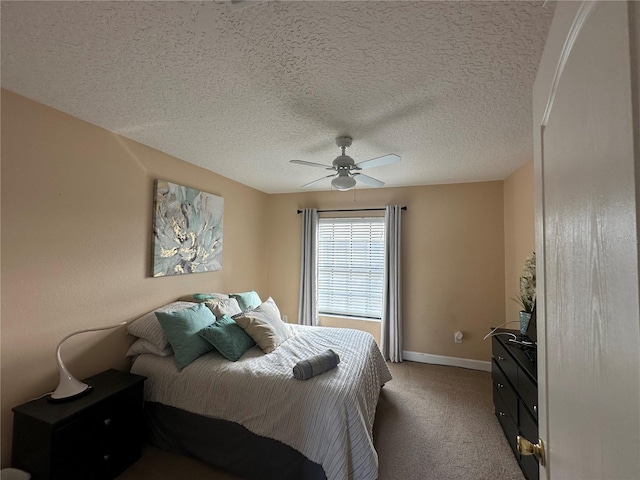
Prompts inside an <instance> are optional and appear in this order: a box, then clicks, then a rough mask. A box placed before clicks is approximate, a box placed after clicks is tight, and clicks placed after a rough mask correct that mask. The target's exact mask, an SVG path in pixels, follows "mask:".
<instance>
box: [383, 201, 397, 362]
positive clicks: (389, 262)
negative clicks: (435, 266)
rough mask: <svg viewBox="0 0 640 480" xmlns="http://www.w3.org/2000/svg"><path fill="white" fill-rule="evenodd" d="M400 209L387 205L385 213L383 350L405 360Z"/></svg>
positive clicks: (391, 355)
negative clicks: (403, 350)
mask: <svg viewBox="0 0 640 480" xmlns="http://www.w3.org/2000/svg"><path fill="white" fill-rule="evenodd" d="M401 212H402V207H401V206H399V205H388V206H387V207H386V209H385V213H384V226H385V247H384V250H385V252H384V297H383V299H382V332H381V342H380V343H381V345H380V350H381V351H382V355H383V356H384V358H385V359H388V360H391V361H392V362H401V361H402V289H401V284H400V279H401V269H400V263H401V257H400V240H401V235H400V225H401V222H400V219H401Z"/></svg>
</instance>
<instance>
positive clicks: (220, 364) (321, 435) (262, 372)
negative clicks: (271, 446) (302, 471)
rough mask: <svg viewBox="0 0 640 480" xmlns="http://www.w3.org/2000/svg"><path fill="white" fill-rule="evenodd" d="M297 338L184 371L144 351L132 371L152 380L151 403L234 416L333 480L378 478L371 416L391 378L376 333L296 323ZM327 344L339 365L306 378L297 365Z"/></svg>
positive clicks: (202, 361) (207, 358)
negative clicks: (266, 350)
mask: <svg viewBox="0 0 640 480" xmlns="http://www.w3.org/2000/svg"><path fill="white" fill-rule="evenodd" d="M291 327H292V329H293V332H294V333H295V335H294V336H293V337H292V338H290V339H289V340H287V341H286V342H284V343H283V344H282V345H280V346H279V347H278V348H277V349H276V350H275V351H274V352H272V353H270V354H268V355H265V354H264V353H262V351H260V350H259V349H258V348H257V347H254V348H252V349H250V350H249V351H248V352H246V353H245V354H244V355H243V356H242V358H240V360H238V361H237V362H230V361H228V360H226V359H225V358H224V357H222V356H221V355H220V354H219V353H217V352H215V353H209V354H206V355H204V356H202V357H200V358H199V359H197V360H196V361H195V362H193V363H192V364H191V365H189V366H188V367H186V368H185V369H184V370H183V371H182V372H178V370H177V369H176V367H175V363H174V360H173V357H159V356H155V355H148V354H147V355H140V356H139V357H138V358H137V359H136V360H135V362H134V364H133V367H132V369H131V371H132V372H133V373H137V374H140V375H145V376H146V377H148V379H147V381H146V382H145V389H144V390H145V400H146V401H150V402H158V403H162V404H164V405H169V406H172V407H177V408H181V409H183V410H186V411H189V412H192V413H196V414H200V415H207V416H210V417H214V418H219V419H225V420H230V421H233V422H236V423H239V424H240V425H243V426H244V427H245V428H247V429H248V430H250V431H251V432H253V433H255V434H257V435H261V436H264V437H269V438H273V439H276V440H279V441H280V442H282V443H285V444H287V445H289V446H290V447H293V448H295V449H296V450H298V451H299V452H301V453H302V454H304V455H305V456H306V457H307V458H309V459H310V460H311V461H313V462H315V463H319V464H321V465H322V467H323V469H324V471H325V474H326V476H327V479H328V480H374V479H376V478H377V477H378V455H377V453H376V451H375V449H374V448H373V435H372V429H373V421H374V417H375V410H376V405H377V402H378V396H379V393H380V387H381V386H382V385H384V384H385V383H386V382H388V381H389V380H391V373H390V372H389V369H388V368H387V365H386V363H385V362H384V359H383V358H382V355H381V354H380V350H379V349H378V346H377V345H376V343H375V340H374V339H373V337H372V336H371V335H370V334H368V333H365V332H361V331H358V330H351V329H342V328H327V327H305V326H301V325H291ZM327 348H331V349H333V350H334V351H335V352H336V353H337V354H338V355H339V356H340V364H339V365H338V366H337V367H336V368H334V369H332V370H329V371H328V372H325V373H323V374H321V375H318V376H316V377H313V378H311V379H309V380H306V381H301V380H296V379H294V378H293V373H292V370H293V365H294V364H295V363H296V362H297V361H298V360H302V359H305V358H308V357H309V356H311V355H315V354H317V353H321V352H323V351H325V350H326V349H327Z"/></svg>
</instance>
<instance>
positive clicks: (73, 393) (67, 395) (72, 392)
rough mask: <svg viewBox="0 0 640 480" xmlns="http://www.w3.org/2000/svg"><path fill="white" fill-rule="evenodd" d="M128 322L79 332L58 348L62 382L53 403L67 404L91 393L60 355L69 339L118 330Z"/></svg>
mask: <svg viewBox="0 0 640 480" xmlns="http://www.w3.org/2000/svg"><path fill="white" fill-rule="evenodd" d="M126 324H127V322H121V323H118V324H117V325H110V326H108V327H99V328H88V329H86V330H78V331H77V332H73V333H70V334H69V335H67V336H66V337H64V338H63V339H62V340H60V343H59V344H58V348H56V360H57V361H58V372H59V374H60V381H59V382H58V388H56V389H55V391H54V392H53V393H52V394H51V396H50V397H49V400H50V401H52V402H65V401H67V400H73V399H74V398H77V397H81V396H82V395H85V394H87V393H89V392H90V391H91V386H90V385H87V384H86V383H84V382H81V381H80V380H78V379H77V378H75V377H74V376H73V375H71V373H70V372H69V370H67V367H66V366H65V364H64V362H63V361H62V356H61V355H60V349H61V348H62V344H63V343H64V342H65V341H67V340H68V339H69V338H71V337H73V336H75V335H79V334H81V333H86V332H98V331H100V330H111V329H112V328H117V327H120V326H122V325H126Z"/></svg>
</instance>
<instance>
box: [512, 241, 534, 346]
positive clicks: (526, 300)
mask: <svg viewBox="0 0 640 480" xmlns="http://www.w3.org/2000/svg"><path fill="white" fill-rule="evenodd" d="M535 299H536V252H533V255H531V256H530V257H529V258H527V260H526V261H525V262H524V272H523V273H522V276H521V277H520V290H519V291H518V295H517V296H516V298H512V300H513V301H515V302H516V303H517V304H518V305H520V307H521V308H522V310H520V333H521V334H522V335H526V333H527V328H528V327H529V321H530V320H531V312H532V311H533V306H534V304H535Z"/></svg>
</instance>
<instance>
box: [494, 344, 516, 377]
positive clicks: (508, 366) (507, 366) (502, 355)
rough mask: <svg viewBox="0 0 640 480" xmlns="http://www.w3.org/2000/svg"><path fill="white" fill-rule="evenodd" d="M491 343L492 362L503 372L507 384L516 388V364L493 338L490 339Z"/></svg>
mask: <svg viewBox="0 0 640 480" xmlns="http://www.w3.org/2000/svg"><path fill="white" fill-rule="evenodd" d="M492 341H493V349H492V358H493V360H494V361H495V362H496V364H497V365H498V366H499V367H500V369H501V370H502V371H503V372H504V374H505V376H506V377H507V379H508V380H509V382H511V385H513V387H514V388H517V385H518V365H517V364H516V361H515V360H514V359H513V356H512V355H511V354H510V353H509V352H507V350H506V349H505V348H504V347H503V346H502V345H501V344H500V343H499V342H498V340H497V339H496V338H495V337H494V338H493V339H492Z"/></svg>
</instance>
